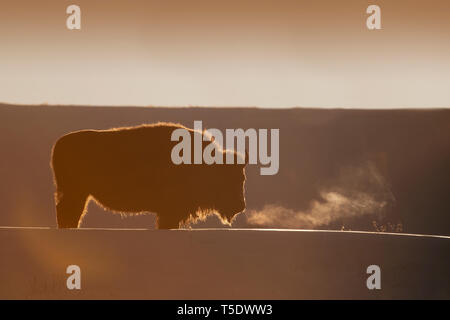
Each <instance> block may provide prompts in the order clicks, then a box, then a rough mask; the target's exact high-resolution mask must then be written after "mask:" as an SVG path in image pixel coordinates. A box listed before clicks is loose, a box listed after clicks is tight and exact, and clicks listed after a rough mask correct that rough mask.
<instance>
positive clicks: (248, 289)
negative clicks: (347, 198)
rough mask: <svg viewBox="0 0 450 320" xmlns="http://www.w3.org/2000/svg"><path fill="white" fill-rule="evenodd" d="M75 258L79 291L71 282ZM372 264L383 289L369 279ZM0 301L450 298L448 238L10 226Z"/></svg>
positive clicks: (2, 251) (0, 231) (0, 271)
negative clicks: (69, 286)
mask: <svg viewBox="0 0 450 320" xmlns="http://www.w3.org/2000/svg"><path fill="white" fill-rule="evenodd" d="M69 265H78V266H79V267H80V268H81V290H68V289H67V287H66V279H67V277H69V274H66V268H67V266H69ZM369 265H378V266H379V267H380V269H381V289H380V290H376V289H375V290H369V289H368V288H367V286H366V280H367V278H368V277H369V276H370V275H369V274H367V272H366V271H367V267H368V266H369ZM0 298H2V299H17V298H20V299H22V298H25V299H36V298H52V299H53V298H57V299H59V298H62V299H72V298H85V299H92V298H101V299H117V298H123V299H129V298H133V299H328V298H331V299H391V298H393V299H396V298H425V299H426V298H447V299H449V298H450V237H441V236H421V235H407V234H386V233H382V234H380V233H378V234H377V233H366V232H348V231H307V230H273V229H272V230H267V229H266V230H264V229H200V230H199V229H196V230H141V229H78V230H57V229H51V228H8V227H3V228H0Z"/></svg>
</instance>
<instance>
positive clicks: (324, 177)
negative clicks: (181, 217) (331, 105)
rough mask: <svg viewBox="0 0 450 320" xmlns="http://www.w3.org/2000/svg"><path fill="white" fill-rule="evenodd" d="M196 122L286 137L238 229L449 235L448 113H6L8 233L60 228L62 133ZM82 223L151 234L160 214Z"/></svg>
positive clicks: (1, 141)
mask: <svg viewBox="0 0 450 320" xmlns="http://www.w3.org/2000/svg"><path fill="white" fill-rule="evenodd" d="M194 120H202V121H203V125H204V127H206V128H219V129H225V128H244V129H245V128H268V129H270V128H279V129H280V170H279V173H278V174H277V175H275V176H260V175H259V168H258V167H257V166H250V167H249V169H248V172H247V183H246V198H247V210H246V212H247V213H246V215H240V216H238V218H237V219H236V221H235V223H234V225H233V226H236V227H248V226H252V227H255V226H257V227H259V226H261V227H288V228H320V229H326V228H329V229H341V228H342V227H344V228H345V229H352V230H370V231H374V229H379V230H387V231H391V230H393V231H400V230H403V231H405V232H409V233H422V234H441V235H450V217H449V215H450V199H449V197H448V194H449V185H450V110H347V109H302V108H297V109H279V110H277V109H257V108H157V107H146V108H143V107H100V106H96V107H79V106H15V105H0V148H1V150H2V151H1V154H0V177H1V182H0V202H1V211H0V225H5V226H56V220H55V210H54V203H53V192H54V187H53V182H52V172H51V169H50V166H49V162H50V152H51V148H52V145H53V143H54V142H55V141H56V140H57V139H58V137H60V136H61V135H63V134H65V133H68V132H71V131H74V130H80V129H88V128H90V129H106V128H111V127H119V126H130V125H137V124H142V123H153V122H158V121H172V122H179V123H182V124H184V125H186V126H188V127H192V126H193V122H194ZM143 147H145V146H143ZM85 156H86V157H89V154H86V155H85ZM374 221H375V222H376V225H377V227H376V228H375V227H374ZM217 223H218V222H217V221H214V220H213V219H209V220H207V221H206V222H203V223H200V224H199V226H217ZM389 224H391V225H389ZM83 226H86V227H95V226H98V227H150V228H151V227H153V216H152V215H147V216H137V217H130V218H126V219H122V218H121V216H120V215H111V214H109V213H108V214H106V213H104V212H103V210H102V209H100V208H97V207H96V206H95V204H94V203H91V204H90V206H89V210H88V214H87V215H86V217H85V220H84V221H83ZM394 229H395V230H394Z"/></svg>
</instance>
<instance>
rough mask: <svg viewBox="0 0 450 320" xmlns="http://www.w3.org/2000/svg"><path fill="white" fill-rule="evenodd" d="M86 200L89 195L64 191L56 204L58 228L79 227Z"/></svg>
mask: <svg viewBox="0 0 450 320" xmlns="http://www.w3.org/2000/svg"><path fill="white" fill-rule="evenodd" d="M86 200H87V195H84V194H81V193H79V192H64V193H63V194H62V196H61V197H60V198H59V199H58V200H57V204H56V216H57V220H58V228H78V225H79V222H80V218H81V216H82V215H83V213H84V209H85V206H86Z"/></svg>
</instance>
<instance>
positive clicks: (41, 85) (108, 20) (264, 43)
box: [0, 0, 450, 108]
mask: <svg viewBox="0 0 450 320" xmlns="http://www.w3.org/2000/svg"><path fill="white" fill-rule="evenodd" d="M70 4H77V5H79V6H80V7H81V14H82V17H81V19H82V25H81V30H72V31H71V30H68V29H67V28H66V19H67V17H68V15H67V14H66V8H67V6H69V5H70ZM370 4H376V5H379V6H380V7H381V19H382V30H374V31H370V30H368V29H367V28H366V18H367V17H368V14H366V8H367V7H368V5H370ZM0 101H3V102H10V103H26V104H29V103H30V104H40V103H49V104H92V105H158V106H185V105H201V106H261V107H292V106H305V107H367V108H378V107H380V108H392V107H450V1H448V0H427V1H425V0H420V1H417V0H395V1H394V0H389V1H382V0H373V1H361V0H360V1H351V0H341V1H336V0H318V1H311V0H308V1H302V0H270V1H268V0H227V1H219V0H165V1H162V0H147V1H138V0H120V1H115V0H109V1H101V0H71V1H65V0H52V1H48V0H40V1H35V0H14V1H13V0H2V2H1V5H0Z"/></svg>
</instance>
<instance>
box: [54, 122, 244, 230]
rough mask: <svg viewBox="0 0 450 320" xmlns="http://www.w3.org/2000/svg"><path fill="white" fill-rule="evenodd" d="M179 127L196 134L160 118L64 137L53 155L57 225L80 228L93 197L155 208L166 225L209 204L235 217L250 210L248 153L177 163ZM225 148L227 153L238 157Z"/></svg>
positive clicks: (129, 208) (225, 218)
mask: <svg viewBox="0 0 450 320" xmlns="http://www.w3.org/2000/svg"><path fill="white" fill-rule="evenodd" d="M178 128H184V129H186V130H188V131H189V133H190V134H191V137H192V136H193V135H194V130H192V129H188V128H186V127H184V126H182V125H179V124H174V123H157V124H146V125H141V126H136V127H124V128H114V129H109V130H82V131H76V132H72V133H69V134H67V135H64V136H63V137H61V138H60V139H58V141H57V142H56V143H55V145H54V146H53V149H52V159H51V167H52V169H53V174H54V182H55V186H56V193H55V202H56V216H57V223H58V227H59V228H77V227H79V225H80V222H81V220H82V216H83V214H84V211H85V208H86V203H87V202H88V201H89V199H94V200H96V201H97V203H99V204H100V205H102V206H103V207H105V208H106V209H108V210H111V211H113V212H120V213H140V212H153V213H155V214H156V215H157V225H158V228H160V229H173V228H178V227H179V226H180V223H182V222H183V221H186V220H188V219H190V218H192V217H196V214H197V213H198V212H205V211H208V210H209V211H214V212H216V213H218V216H219V217H220V218H221V219H222V222H224V223H228V224H230V222H231V220H232V219H233V217H234V216H235V215H236V214H237V213H239V212H241V211H243V210H244V209H245V197H244V183H245V165H246V163H247V162H248V157H246V161H244V164H238V161H234V164H215V163H214V164H178V165H176V164H174V163H173V162H172V161H171V150H172V148H173V147H174V145H175V144H176V143H177V142H174V141H171V134H172V132H173V131H174V130H175V129H178ZM201 134H202V135H204V134H205V132H202V133H201ZM202 140H203V139H202ZM205 140H207V139H205ZM203 143H205V142H203ZM208 143H215V142H214V141H213V142H211V141H208ZM220 150H221V151H220V152H221V153H222V156H224V157H225V156H226V154H227V153H228V152H232V153H233V155H234V156H235V157H236V159H237V157H238V156H240V155H239V154H238V153H237V152H236V151H233V150H222V149H220ZM240 162H242V161H240Z"/></svg>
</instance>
